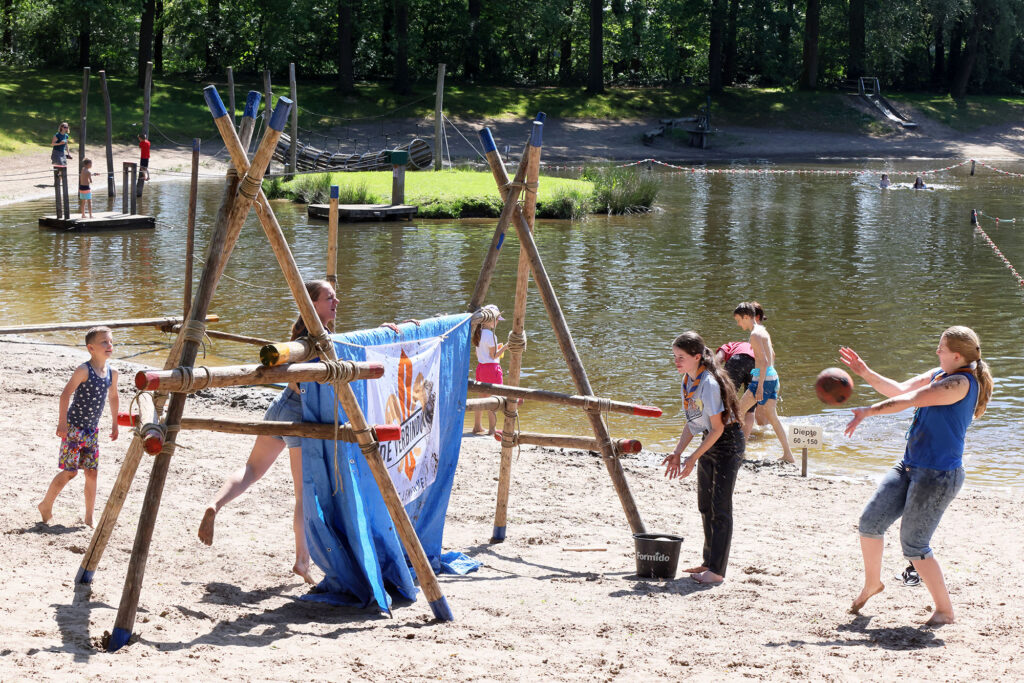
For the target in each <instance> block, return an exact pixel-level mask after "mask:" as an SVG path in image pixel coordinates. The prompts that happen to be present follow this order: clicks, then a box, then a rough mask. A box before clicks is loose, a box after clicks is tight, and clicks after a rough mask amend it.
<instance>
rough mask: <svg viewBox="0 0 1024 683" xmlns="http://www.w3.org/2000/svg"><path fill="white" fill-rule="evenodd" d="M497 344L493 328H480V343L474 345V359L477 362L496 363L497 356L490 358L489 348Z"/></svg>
mask: <svg viewBox="0 0 1024 683" xmlns="http://www.w3.org/2000/svg"><path fill="white" fill-rule="evenodd" d="M497 346H498V338H497V337H495V336H494V330H488V329H481V330H480V344H479V345H477V347H476V360H477V362H478V363H497V362H498V359H497V358H491V348H492V347H497Z"/></svg>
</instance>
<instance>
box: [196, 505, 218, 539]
mask: <svg viewBox="0 0 1024 683" xmlns="http://www.w3.org/2000/svg"><path fill="white" fill-rule="evenodd" d="M216 519H217V510H216V508H214V507H213V506H212V505H211V506H210V507H208V508H206V512H204V513H203V521H202V522H200V523H199V540H200V541H202V542H203V543H205V544H206V545H213V523H214V522H215V521H216Z"/></svg>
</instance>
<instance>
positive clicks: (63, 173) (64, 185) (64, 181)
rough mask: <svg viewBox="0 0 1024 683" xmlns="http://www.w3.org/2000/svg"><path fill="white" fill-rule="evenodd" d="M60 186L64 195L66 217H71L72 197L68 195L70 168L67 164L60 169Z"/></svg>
mask: <svg viewBox="0 0 1024 683" xmlns="http://www.w3.org/2000/svg"><path fill="white" fill-rule="evenodd" d="M60 187H61V193H62V194H63V197H64V219H65V220H67V219H69V218H71V199H70V198H69V196H68V169H67V166H65V167H64V168H62V169H60Z"/></svg>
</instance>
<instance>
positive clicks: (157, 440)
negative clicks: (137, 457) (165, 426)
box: [142, 429, 164, 455]
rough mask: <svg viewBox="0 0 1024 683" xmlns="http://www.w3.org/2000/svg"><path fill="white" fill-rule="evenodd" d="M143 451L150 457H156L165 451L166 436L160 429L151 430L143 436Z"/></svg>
mask: <svg viewBox="0 0 1024 683" xmlns="http://www.w3.org/2000/svg"><path fill="white" fill-rule="evenodd" d="M142 449H143V450H144V451H146V452H147V453H149V454H150V455H156V454H158V453H159V452H160V451H162V450H163V449H164V436H163V434H161V433H160V430H158V429H150V430H149V431H148V432H146V433H145V434H143V436H142Z"/></svg>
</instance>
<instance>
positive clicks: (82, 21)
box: [78, 7, 92, 67]
mask: <svg viewBox="0 0 1024 683" xmlns="http://www.w3.org/2000/svg"><path fill="white" fill-rule="evenodd" d="M81 11H82V15H81V17H79V21H78V66H79V67H86V66H89V43H90V42H91V39H92V21H91V19H92V18H91V17H90V16H89V10H88V9H87V8H84V7H83V8H82V10H81Z"/></svg>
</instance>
